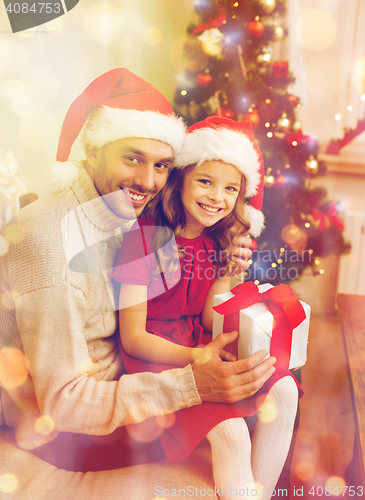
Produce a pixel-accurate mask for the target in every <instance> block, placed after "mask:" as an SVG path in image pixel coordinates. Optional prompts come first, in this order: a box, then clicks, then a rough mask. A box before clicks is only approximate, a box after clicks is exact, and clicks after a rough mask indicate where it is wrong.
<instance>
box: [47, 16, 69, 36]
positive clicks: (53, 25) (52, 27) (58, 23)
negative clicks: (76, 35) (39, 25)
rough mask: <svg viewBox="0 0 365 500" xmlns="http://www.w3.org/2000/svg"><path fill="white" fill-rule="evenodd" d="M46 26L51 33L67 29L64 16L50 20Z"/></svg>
mask: <svg viewBox="0 0 365 500" xmlns="http://www.w3.org/2000/svg"><path fill="white" fill-rule="evenodd" d="M44 27H45V29H46V30H47V31H49V32H50V33H61V32H62V31H63V30H64V29H65V21H64V20H63V18H62V17H56V19H53V20H52V21H48V22H47V23H46V24H45V25H44Z"/></svg>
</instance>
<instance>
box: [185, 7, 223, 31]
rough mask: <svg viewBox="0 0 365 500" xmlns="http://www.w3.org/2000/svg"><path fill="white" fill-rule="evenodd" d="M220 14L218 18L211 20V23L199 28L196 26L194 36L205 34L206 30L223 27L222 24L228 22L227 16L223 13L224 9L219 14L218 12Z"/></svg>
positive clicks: (200, 25)
mask: <svg viewBox="0 0 365 500" xmlns="http://www.w3.org/2000/svg"><path fill="white" fill-rule="evenodd" d="M218 14H219V15H218V16H217V17H215V18H214V19H211V20H210V21H209V23H205V24H199V26H196V27H195V28H194V29H193V32H192V34H193V35H199V34H200V33H203V31H205V30H209V29H211V28H219V26H222V24H223V23H224V21H226V20H227V15H226V13H225V12H224V11H223V9H220V10H219V12H218Z"/></svg>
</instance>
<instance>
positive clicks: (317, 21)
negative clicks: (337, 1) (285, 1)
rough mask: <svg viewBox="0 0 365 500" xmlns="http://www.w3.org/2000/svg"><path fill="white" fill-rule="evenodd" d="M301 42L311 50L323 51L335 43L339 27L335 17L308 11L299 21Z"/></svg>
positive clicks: (297, 31) (298, 35) (298, 34)
mask: <svg viewBox="0 0 365 500" xmlns="http://www.w3.org/2000/svg"><path fill="white" fill-rule="evenodd" d="M294 33H296V34H297V37H298V40H299V42H300V43H301V44H302V45H303V47H304V48H306V49H309V50H316V51H320V50H323V49H325V48H327V47H329V46H330V45H332V43H333V42H334V41H335V39H336V35H337V25H336V21H335V20H334V19H333V17H332V16H331V15H330V14H329V13H328V12H325V11H323V10H308V11H307V12H306V13H305V14H303V15H302V16H301V18H300V19H299V21H298V24H297V29H296V30H294Z"/></svg>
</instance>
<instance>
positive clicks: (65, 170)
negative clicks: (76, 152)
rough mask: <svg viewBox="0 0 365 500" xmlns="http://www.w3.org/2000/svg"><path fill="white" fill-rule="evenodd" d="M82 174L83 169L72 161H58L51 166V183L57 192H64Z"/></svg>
mask: <svg viewBox="0 0 365 500" xmlns="http://www.w3.org/2000/svg"><path fill="white" fill-rule="evenodd" d="M80 173H81V168H80V167H79V166H78V165H77V164H76V163H73V162H72V161H64V162H63V161H56V162H54V163H52V165H51V166H50V181H51V183H52V184H53V186H54V188H55V190H56V191H63V190H64V189H66V188H68V187H70V186H71V184H73V183H74V182H75V181H76V180H77V179H78V178H79V175H80Z"/></svg>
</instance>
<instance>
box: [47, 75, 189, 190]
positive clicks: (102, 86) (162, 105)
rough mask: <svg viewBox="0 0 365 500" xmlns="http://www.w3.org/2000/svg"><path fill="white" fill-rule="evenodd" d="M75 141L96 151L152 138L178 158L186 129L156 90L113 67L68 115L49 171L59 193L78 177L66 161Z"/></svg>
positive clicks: (84, 92) (90, 88) (76, 171)
mask: <svg viewBox="0 0 365 500" xmlns="http://www.w3.org/2000/svg"><path fill="white" fill-rule="evenodd" d="M80 132H81V133H80ZM79 136H80V140H81V142H82V143H83V144H87V143H90V144H91V145H93V146H97V147H102V146H104V145H105V144H108V143H110V142H114V141H117V140H119V139H126V138H128V137H138V138H143V139H155V140H158V141H161V142H164V143H166V144H169V145H170V146H171V147H172V149H173V150H174V154H176V153H177V152H178V151H179V150H180V148H181V146H182V143H183V140H184V136H185V126H184V123H183V121H182V119H181V118H178V117H176V116H175V114H174V111H173V109H172V107H171V105H170V103H169V102H168V100H167V99H166V98H165V97H164V96H163V95H162V94H161V93H160V92H159V91H158V90H156V89H155V87H153V86H152V85H151V84H149V83H147V82H145V81H144V80H142V78H139V77H138V76H136V75H134V74H133V73H131V72H130V71H129V70H128V69H125V68H115V69H112V70H111V71H108V72H107V73H104V74H103V75H101V76H99V77H98V78H96V79H95V80H94V81H93V82H91V84H90V85H89V86H88V87H87V88H86V89H85V90H84V91H83V92H82V94H80V95H79V96H78V97H77V98H76V99H75V100H74V102H73V103H72V104H71V106H70V108H69V110H68V111H67V114H66V117H65V119H64V122H63V125H62V129H61V134H60V139H59V143H58V149H57V156H56V161H57V163H56V165H54V166H53V168H52V170H53V177H54V182H55V183H57V184H58V185H59V188H60V189H64V188H65V187H67V186H68V185H70V184H71V183H72V182H73V181H74V180H75V179H77V177H78V175H79V169H78V167H77V166H76V165H75V164H73V163H72V162H70V161H68V160H69V156H70V152H71V148H72V146H73V144H74V142H75V141H76V139H77V138H78V137H79Z"/></svg>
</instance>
